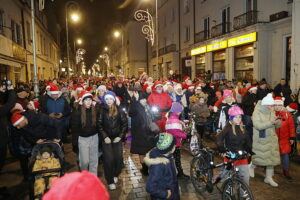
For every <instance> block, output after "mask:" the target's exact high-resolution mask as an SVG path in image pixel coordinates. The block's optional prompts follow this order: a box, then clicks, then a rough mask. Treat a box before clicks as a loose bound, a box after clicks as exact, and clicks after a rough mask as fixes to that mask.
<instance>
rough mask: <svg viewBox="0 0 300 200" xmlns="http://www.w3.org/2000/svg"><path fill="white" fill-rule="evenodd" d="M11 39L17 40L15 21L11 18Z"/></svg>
mask: <svg viewBox="0 0 300 200" xmlns="http://www.w3.org/2000/svg"><path fill="white" fill-rule="evenodd" d="M11 40H12V41H14V42H16V30H15V21H14V20H11Z"/></svg>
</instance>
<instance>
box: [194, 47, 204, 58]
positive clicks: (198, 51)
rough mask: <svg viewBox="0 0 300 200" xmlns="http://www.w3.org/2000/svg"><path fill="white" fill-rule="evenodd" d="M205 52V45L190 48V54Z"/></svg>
mask: <svg viewBox="0 0 300 200" xmlns="http://www.w3.org/2000/svg"><path fill="white" fill-rule="evenodd" d="M205 52H206V46H203V47H199V48H196V49H192V51H191V55H192V56H195V55H198V54H201V53H205Z"/></svg>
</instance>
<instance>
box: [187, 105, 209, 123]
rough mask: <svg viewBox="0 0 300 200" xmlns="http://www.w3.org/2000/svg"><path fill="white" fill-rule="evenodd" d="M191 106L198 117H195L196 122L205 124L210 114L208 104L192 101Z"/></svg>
mask: <svg viewBox="0 0 300 200" xmlns="http://www.w3.org/2000/svg"><path fill="white" fill-rule="evenodd" d="M189 108H190V111H191V113H194V114H195V115H196V118H197V120H196V119H195V122H196V124H197V125H205V124H206V122H207V118H208V117H209V116H210V112H209V109H208V107H207V104H205V103H204V104H195V103H191V104H190V106H189Z"/></svg>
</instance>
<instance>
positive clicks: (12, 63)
mask: <svg viewBox="0 0 300 200" xmlns="http://www.w3.org/2000/svg"><path fill="white" fill-rule="evenodd" d="M30 7H31V5H30V0H11V1H8V0H0V44H1V45H0V76H1V77H0V78H1V79H3V78H4V77H7V78H8V79H10V80H12V82H13V83H15V82H18V81H25V82H28V81H30V80H33V75H34V72H33V54H32V31H31V28H32V23H31V13H30ZM35 16H36V20H35V31H36V33H35V37H36V53H37V70H38V79H39V80H48V79H53V78H56V77H58V72H59V58H60V49H59V46H58V44H59V43H58V41H59V38H56V37H55V36H53V34H50V33H49V31H48V24H47V18H46V16H45V14H44V13H43V12H41V11H39V9H38V1H36V2H35ZM57 28H58V27H57ZM57 30H58V31H59V28H58V29H57ZM58 35H59V34H57V36H58Z"/></svg>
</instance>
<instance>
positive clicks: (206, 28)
mask: <svg viewBox="0 0 300 200" xmlns="http://www.w3.org/2000/svg"><path fill="white" fill-rule="evenodd" d="M203 25H204V27H203V30H204V38H205V39H208V38H209V28H210V27H209V26H210V24H209V17H206V18H205V19H204V23H203Z"/></svg>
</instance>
